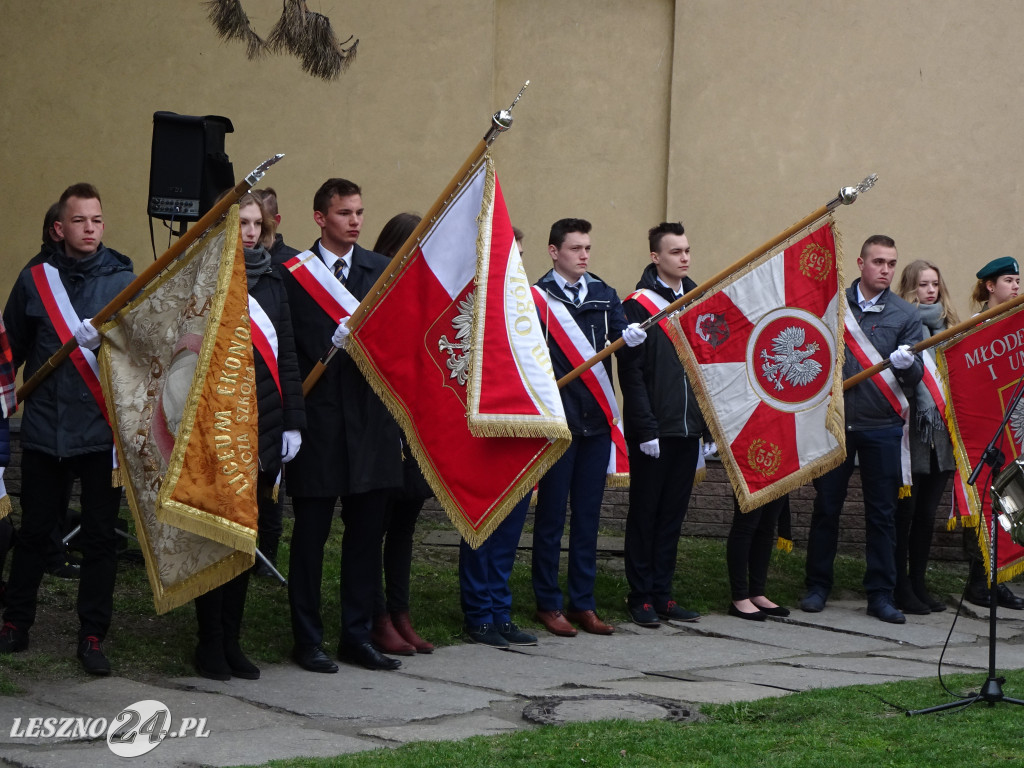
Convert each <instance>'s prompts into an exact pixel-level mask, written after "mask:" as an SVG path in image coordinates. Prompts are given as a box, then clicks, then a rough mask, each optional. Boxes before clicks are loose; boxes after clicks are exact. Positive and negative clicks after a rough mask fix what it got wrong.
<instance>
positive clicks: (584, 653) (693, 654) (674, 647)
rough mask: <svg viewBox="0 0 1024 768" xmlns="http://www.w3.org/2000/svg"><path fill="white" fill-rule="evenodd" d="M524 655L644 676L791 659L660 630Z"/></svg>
mask: <svg viewBox="0 0 1024 768" xmlns="http://www.w3.org/2000/svg"><path fill="white" fill-rule="evenodd" d="M691 626H696V625H691ZM549 638H550V640H549ZM876 647H877V646H876ZM524 652H525V653H528V654H530V656H533V657H538V656H548V657H551V658H555V659H564V660H565V661H566V662H572V661H578V660H579V659H586V660H587V662H588V663H590V664H596V665H605V666H609V667H616V668H619V669H634V670H638V671H641V672H660V671H666V670H685V669H694V668H698V667H702V666H706V665H707V664H708V659H709V658H714V662H713V663H715V664H734V663H741V662H747V661H763V660H767V659H774V658H779V657H783V656H790V655H792V651H791V650H789V649H787V648H780V647H777V646H771V645H764V644H762V643H755V642H745V641H742V640H732V639H729V638H720V637H704V636H701V635H699V634H694V632H691V631H680V632H678V633H676V634H675V635H674V636H669V635H667V634H666V633H664V632H661V631H660V630H659V631H658V632H648V633H647V634H643V635H627V634H625V633H623V634H619V633H616V634H614V635H610V636H598V635H584V634H580V635H577V636H576V637H572V638H556V637H553V636H550V635H548V636H545V637H544V638H542V642H541V644H540V645H537V646H536V647H532V648H526V649H524Z"/></svg>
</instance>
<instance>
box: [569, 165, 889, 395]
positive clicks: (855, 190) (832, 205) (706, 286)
mask: <svg viewBox="0 0 1024 768" xmlns="http://www.w3.org/2000/svg"><path fill="white" fill-rule="evenodd" d="M877 180H878V177H877V176H876V175H875V174H871V175H870V176H868V177H867V178H866V179H864V181H862V182H861V183H860V184H858V185H857V186H856V187H843V188H842V189H841V190H839V194H838V195H837V196H836V197H834V198H833V199H832V200H829V201H828V202H827V203H825V205H823V206H821V207H820V208H818V209H817V210H816V211H814V212H813V213H811V214H809V215H807V216H805V217H804V218H802V219H801V220H800V221H798V222H797V223H796V224H794V225H793V226H791V227H789V228H788V229H786V230H785V231H783V232H780V233H779V234H778V235H776V236H775V237H773V238H772V239H771V240H769V241H768V242H766V243H765V244H764V245H762V246H761V247H759V248H756V249H755V250H753V251H751V252H750V253H748V254H747V255H746V256H744V257H743V258H742V259H740V260H739V261H737V262H735V263H734V264H732V265H730V266H728V267H726V268H725V269H723V270H722V271H721V272H719V273H718V274H716V275H714V276H713V277H711V278H710V279H708V280H705V281H704V282H703V283H701V284H700V285H698V286H697V287H696V288H694V289H693V290H692V291H688V292H687V293H686V294H684V295H683V296H681V297H679V298H678V299H676V300H675V301H673V302H672V303H671V304H669V305H668V306H667V307H665V308H664V309H663V310H661V311H660V312H658V313H657V314H656V315H652V316H651V317H649V318H647V320H645V321H644V322H643V323H642V324H641V325H640V327H641V328H643V329H644V330H646V329H647V328H650V327H651V326H652V325H654V324H655V323H657V322H658V321H659V320H661V319H662V318H664V317H668V316H669V315H671V314H672V313H673V312H678V311H679V310H680V309H682V308H683V307H685V306H686V305H687V304H689V303H690V302H692V301H694V300H695V299H697V298H699V297H700V296H701V295H702V294H704V293H706V292H707V291H708V290H710V289H711V288H712V286H714V285H715V284H716V283H718V282H719V281H721V280H724V279H725V278H727V277H728V276H729V275H731V274H733V273H734V272H736V271H737V270H740V269H742V268H743V267H745V266H747V265H748V264H750V263H751V262H752V261H754V260H755V259H758V258H760V257H761V256H763V255H764V254H765V253H767V252H768V251H770V250H771V249H772V248H774V247H775V246H777V245H779V244H780V243H784V242H785V241H786V240H788V239H789V238H791V237H792V236H793V235H795V234H796V233H797V232H799V231H801V230H803V229H806V228H807V227H809V226H811V225H812V224H814V222H816V221H817V220H818V219H820V218H822V217H823V216H825V215H827V214H828V213H830V212H831V211H833V210H835V209H836V208H838V207H839V206H840V205H851V204H852V203H853V202H854V201H855V200H856V199H857V196H858V195H860V193H861V192H866V191H867V190H869V189H871V187H873V186H874V185H875V182H876V181H877ZM624 344H625V342H624V341H623V340H622V338H621V337H620V338H618V339H616V340H615V341H613V342H612V343H611V344H609V345H608V346H607V347H605V348H604V349H602V350H601V351H600V352H598V353H597V354H596V355H594V356H593V357H591V358H590V359H588V360H584V361H583V362H582V363H580V364H579V365H578V366H576V367H575V368H573V369H572V370H571V371H569V372H568V373H567V374H565V376H563V377H562V378H560V379H559V380H558V387H559V389H561V388H562V387H564V386H565V385H566V384H568V383H569V382H570V381H572V380H573V379H575V378H577V377H578V376H579V375H580V374H582V373H583V372H584V371H587V370H589V369H591V368H593V367H594V366H595V365H597V364H598V363H599V362H601V361H602V360H604V359H605V358H606V357H608V356H609V355H611V354H612V353H613V352H615V351H616V350H619V349H622V347H623V345H624Z"/></svg>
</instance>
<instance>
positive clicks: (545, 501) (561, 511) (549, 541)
mask: <svg viewBox="0 0 1024 768" xmlns="http://www.w3.org/2000/svg"><path fill="white" fill-rule="evenodd" d="M611 443H612V436H611V434H609V433H606V434H603V435H592V436H590V437H584V436H582V435H574V436H573V439H572V443H571V444H570V445H569V448H568V449H567V450H566V452H565V453H564V454H563V455H562V458H560V459H559V460H558V462H557V463H556V464H555V466H553V467H552V468H551V469H550V470H548V473H547V474H546V475H544V477H542V478H541V480H540V483H539V484H538V490H537V510H536V512H535V513H534V523H533V562H532V570H533V594H534V596H535V597H536V598H537V609H538V610H541V611H560V610H562V590H561V588H560V587H559V586H558V562H559V556H560V555H561V552H562V531H563V530H564V529H565V508H566V504H567V503H568V505H569V509H570V512H571V519H570V523H569V567H568V587H569V608H570V609H572V610H577V611H592V610H594V608H595V607H596V604H595V602H594V580H595V579H596V578H597V528H598V525H599V524H600V522H601V501H602V500H603V499H604V484H605V478H606V477H607V475H608V456H609V452H610V450H611Z"/></svg>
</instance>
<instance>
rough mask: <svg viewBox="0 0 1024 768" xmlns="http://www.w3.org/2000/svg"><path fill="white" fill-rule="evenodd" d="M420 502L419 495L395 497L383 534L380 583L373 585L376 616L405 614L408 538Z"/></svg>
mask: <svg viewBox="0 0 1024 768" xmlns="http://www.w3.org/2000/svg"><path fill="white" fill-rule="evenodd" d="M424 501H425V499H422V498H420V497H419V496H412V495H399V496H398V497H396V498H395V500H394V501H393V502H392V505H391V510H390V515H389V516H388V521H387V530H386V531H385V532H384V553H383V563H384V580H383V584H378V586H377V598H376V600H375V601H374V606H373V612H374V614H375V615H377V616H380V615H383V614H385V613H389V614H390V613H407V612H408V611H409V578H410V573H411V571H412V539H413V534H414V533H415V532H416V519H417V518H418V517H419V516H420V510H421V509H422V508H423V502H424Z"/></svg>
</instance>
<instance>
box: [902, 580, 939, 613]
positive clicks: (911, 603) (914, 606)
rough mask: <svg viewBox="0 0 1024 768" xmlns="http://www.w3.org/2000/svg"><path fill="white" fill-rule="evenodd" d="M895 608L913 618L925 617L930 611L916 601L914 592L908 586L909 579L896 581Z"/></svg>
mask: <svg viewBox="0 0 1024 768" xmlns="http://www.w3.org/2000/svg"><path fill="white" fill-rule="evenodd" d="M894 596H895V598H896V607H897V608H899V609H900V610H901V611H903V612H904V613H909V614H911V615H913V616H925V615H927V614H929V613H931V612H932V611H931V609H930V608H929V607H928V606H927V605H925V604H924V603H922V602H921V601H920V600H918V599H917V595H915V594H914V590H913V589H912V588H911V586H910V579H908V578H906V577H903V578H900V579H897V581H896V592H895V595H894Z"/></svg>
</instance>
